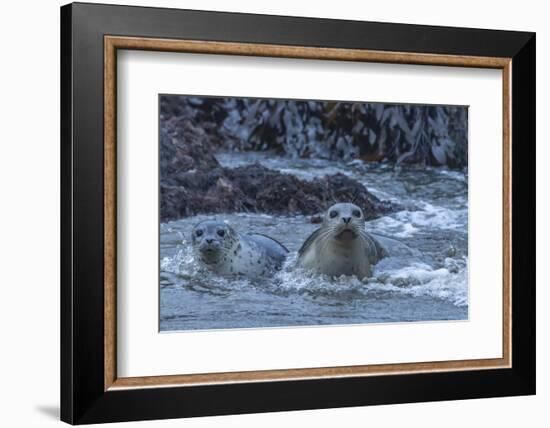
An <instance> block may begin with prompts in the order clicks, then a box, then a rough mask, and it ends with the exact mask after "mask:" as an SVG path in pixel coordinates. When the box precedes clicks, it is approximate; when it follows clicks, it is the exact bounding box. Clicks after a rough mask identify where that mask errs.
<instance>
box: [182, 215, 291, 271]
mask: <svg viewBox="0 0 550 428" xmlns="http://www.w3.org/2000/svg"><path fill="white" fill-rule="evenodd" d="M192 243H193V250H194V251H195V255H196V257H197V260H198V261H199V263H200V265H201V266H202V267H204V268H206V269H208V270H211V271H212V272H214V273H216V274H218V275H244V276H247V277H258V276H263V275H267V274H269V273H271V272H273V271H274V270H280V269H281V267H282V266H283V263H284V261H285V259H286V256H287V254H288V250H287V249H286V247H285V246H284V245H283V244H281V243H280V242H278V241H276V240H275V239H273V238H271V237H269V236H267V235H262V234H259V233H251V234H242V233H238V232H236V231H235V230H234V229H233V228H232V227H231V226H229V225H227V224H226V223H224V222H221V221H216V220H204V221H201V222H200V223H198V224H196V225H195V227H194V228H193V231H192Z"/></svg>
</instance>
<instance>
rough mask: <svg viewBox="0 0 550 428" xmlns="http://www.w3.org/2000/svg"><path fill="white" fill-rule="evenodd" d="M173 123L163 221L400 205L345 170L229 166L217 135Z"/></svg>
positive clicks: (163, 165)
mask: <svg viewBox="0 0 550 428" xmlns="http://www.w3.org/2000/svg"><path fill="white" fill-rule="evenodd" d="M172 125H173V123H171V122H170V121H168V123H167V126H164V127H163V128H162V129H161V135H160V138H161V150H160V176H161V182H160V192H161V198H160V200H161V202H160V216H161V220H162V221H167V220H172V219H176V218H181V217H188V216H192V215H196V214H201V213H230V212H262V213H272V214H280V215H286V214H304V215H311V214H318V213H321V212H323V211H325V210H326V209H327V208H328V207H329V206H330V205H332V204H334V203H337V202H343V201H351V202H354V203H355V204H357V205H358V206H360V207H361V208H362V209H363V211H364V213H365V217H366V218H367V219H372V218H375V217H377V216H379V215H381V214H383V213H387V212H390V211H393V210H394V209H395V208H396V207H395V205H393V204H391V203H389V202H384V201H380V200H379V199H378V198H376V197H375V196H374V195H372V194H371V193H369V192H368V190H367V189H366V188H365V187H364V186H363V185H362V184H361V183H359V182H357V181H355V180H353V179H351V178H349V177H347V176H345V175H343V174H335V175H329V176H324V177H320V178H319V179H317V180H314V181H306V180H300V179H299V178H297V177H295V176H293V175H289V174H283V173H281V172H279V171H275V170H271V169H268V168H266V167H264V166H262V165H260V164H258V163H256V164H251V165H246V166H242V167H239V168H233V169H231V168H224V167H222V166H221V165H220V164H219V162H218V161H217V160H216V157H215V156H214V154H213V153H214V151H215V150H216V147H217V144H218V142H217V141H216V140H215V138H214V137H212V136H211V135H209V134H208V133H207V132H205V131H204V130H202V129H199V128H197V127H195V126H194V125H193V124H192V123H191V122H190V121H186V122H183V123H178V124H177V127H175V128H177V129H174V127H173V126H172Z"/></svg>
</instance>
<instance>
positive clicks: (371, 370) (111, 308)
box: [104, 36, 512, 391]
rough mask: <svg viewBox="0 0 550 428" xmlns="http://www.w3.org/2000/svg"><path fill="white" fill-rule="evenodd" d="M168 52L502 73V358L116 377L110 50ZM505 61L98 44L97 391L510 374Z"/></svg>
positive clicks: (179, 43) (161, 43) (139, 42)
mask: <svg viewBox="0 0 550 428" xmlns="http://www.w3.org/2000/svg"><path fill="white" fill-rule="evenodd" d="M118 49H129V50H146V51H165V52H166V51H168V52H182V53H202V54H214V55H215V54H218V55H245V56H262V57H279V58H299V59H324V60H339V61H362V62H378V63H394V64H395V63H397V64H417V65H440V66H455V67H477V68H494V69H501V70H502V82H503V85H502V91H503V109H502V114H503V116H502V120H503V123H502V125H503V135H502V138H503V159H502V161H503V190H502V191H503V219H502V221H503V231H502V232H503V254H502V257H503V290H502V291H503V299H502V301H503V308H502V309H503V311H502V314H503V320H502V336H503V338H502V339H503V340H502V344H503V346H502V357H501V358H492V359H474V360H457V361H430V362H420V363H401V364H376V365H356V366H341V367H316V368H302V369H278V370H260V371H244V372H226V373H203V374H187V375H169V376H147V377H126V378H119V377H118V376H117V367H116V364H117V356H116V355H117V354H116V352H117V350H116V342H117V339H116V335H117V320H116V307H117V305H116V298H117V295H116V255H117V252H116V251H117V250H116V248H117V247H116V236H117V233H116V227H117V218H116V214H117V211H116V189H117V181H116V177H117V170H116V163H117V162H116V153H117V150H116V128H117V127H116V124H117V118H116V88H117V86H116V85H117V73H116V71H117V70H116V67H117V55H116V54H117V50H118ZM511 65H512V60H511V58H497V57H478V56H460V55H439V54H419V53H407V52H385V51H370V50H361V49H336V48H320V47H304V46H283V45H267V44H250V43H232V42H211V41H195V40H171V39H154V38H139V37H120V36H105V37H104V329H105V332H104V389H105V391H107V390H111V389H122V388H140V387H141V388H143V387H163V386H192V385H199V384H202V385H204V384H219V383H236V382H261V381H273V380H277V381H280V380H298V379H312V378H338V377H358V376H369V375H383V374H385V375H391V374H405V373H420V372H442V371H457V370H472V369H475V370H480V369H496V368H507V367H511V361H512V355H511V340H512V312H511V291H512V290H511V287H512V266H511V261H512V259H511V251H512V242H511V239H512V234H511V227H512V224H511V219H512V205H511V192H512V165H511V123H512V122H511V115H512V110H511V77H512V75H511V73H512V67H511Z"/></svg>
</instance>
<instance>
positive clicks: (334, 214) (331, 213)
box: [329, 211, 338, 218]
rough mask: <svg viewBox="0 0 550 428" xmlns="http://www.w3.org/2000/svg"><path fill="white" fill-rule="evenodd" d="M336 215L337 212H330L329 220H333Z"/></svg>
mask: <svg viewBox="0 0 550 428" xmlns="http://www.w3.org/2000/svg"><path fill="white" fill-rule="evenodd" d="M337 215H338V211H331V212H330V214H329V216H330V218H334V217H336V216H337Z"/></svg>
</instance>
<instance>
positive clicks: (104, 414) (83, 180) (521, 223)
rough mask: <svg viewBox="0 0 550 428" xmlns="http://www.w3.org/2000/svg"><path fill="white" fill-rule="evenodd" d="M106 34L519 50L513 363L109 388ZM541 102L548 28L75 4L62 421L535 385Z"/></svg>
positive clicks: (67, 115) (67, 34) (67, 113)
mask: <svg viewBox="0 0 550 428" xmlns="http://www.w3.org/2000/svg"><path fill="white" fill-rule="evenodd" d="M105 35H119V36H136V37H154V38H167V39H187V40H208V41H227V42H242V43H265V44H273V45H278V44H281V45H294V46H315V47H331V48H353V49H368V50H375V51H398V52H414V53H428V54H449V55H471V56H491V57H507V58H512V85H511V86H512V97H511V99H512V126H511V129H512V171H513V173H512V180H513V181H512V207H513V210H512V242H513V248H512V266H513V269H512V367H511V368H506V369H495V370H467V371H453V372H437V373H436V372H432V373H416V374H399V375H391V376H387V375H386V376H384V375H381V376H367V377H349V378H332V379H308V380H293V381H269V382H254V383H235V384H220V385H207V386H204V385H203V386H192V387H189V386H187V387H165V388H143V389H128V390H115V391H109V390H108V391H105V390H104V317H103V311H104V295H103V292H104V290H103V280H104V257H103V256H104V254H103V250H104V246H103V236H104V233H103V232H104V223H103V219H104V182H103V168H104V158H103V156H104V151H103V137H104V134H103V132H104V129H103V120H104V116H103V113H104V104H103V103H104V99H103V88H104V86H103V85H104V81H103V77H104V74H103V72H104V68H103V58H104V44H103V43H104V36H105ZM535 98H536V91H535V34H534V33H527V32H512V31H494V30H482V29H466V28H448V27H435V26H420V25H407V24H389V23H375V22H357V21H343V20H329V19H311V18H296V17H284V16H267V15H251V14H235V13H221V12H205V11H190V10H178V9H161V8H145V7H128V6H112V5H100V4H86V3H74V4H69V5H66V6H63V7H62V8H61V419H62V420H63V421H65V422H68V423H71V424H86V423H99V422H115V421H132V420H144V419H165V418H179V417H191V416H204V415H224V414H238V413H257V412H270V411H283V410H300V409H316V408H328V407H347V406H364V405H373V404H391V403H405V402H419V401H439V400H459V399H470V398H482V397H499V396H512V395H529V394H534V393H535V335H536V329H535ZM488 162H489V161H488Z"/></svg>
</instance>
